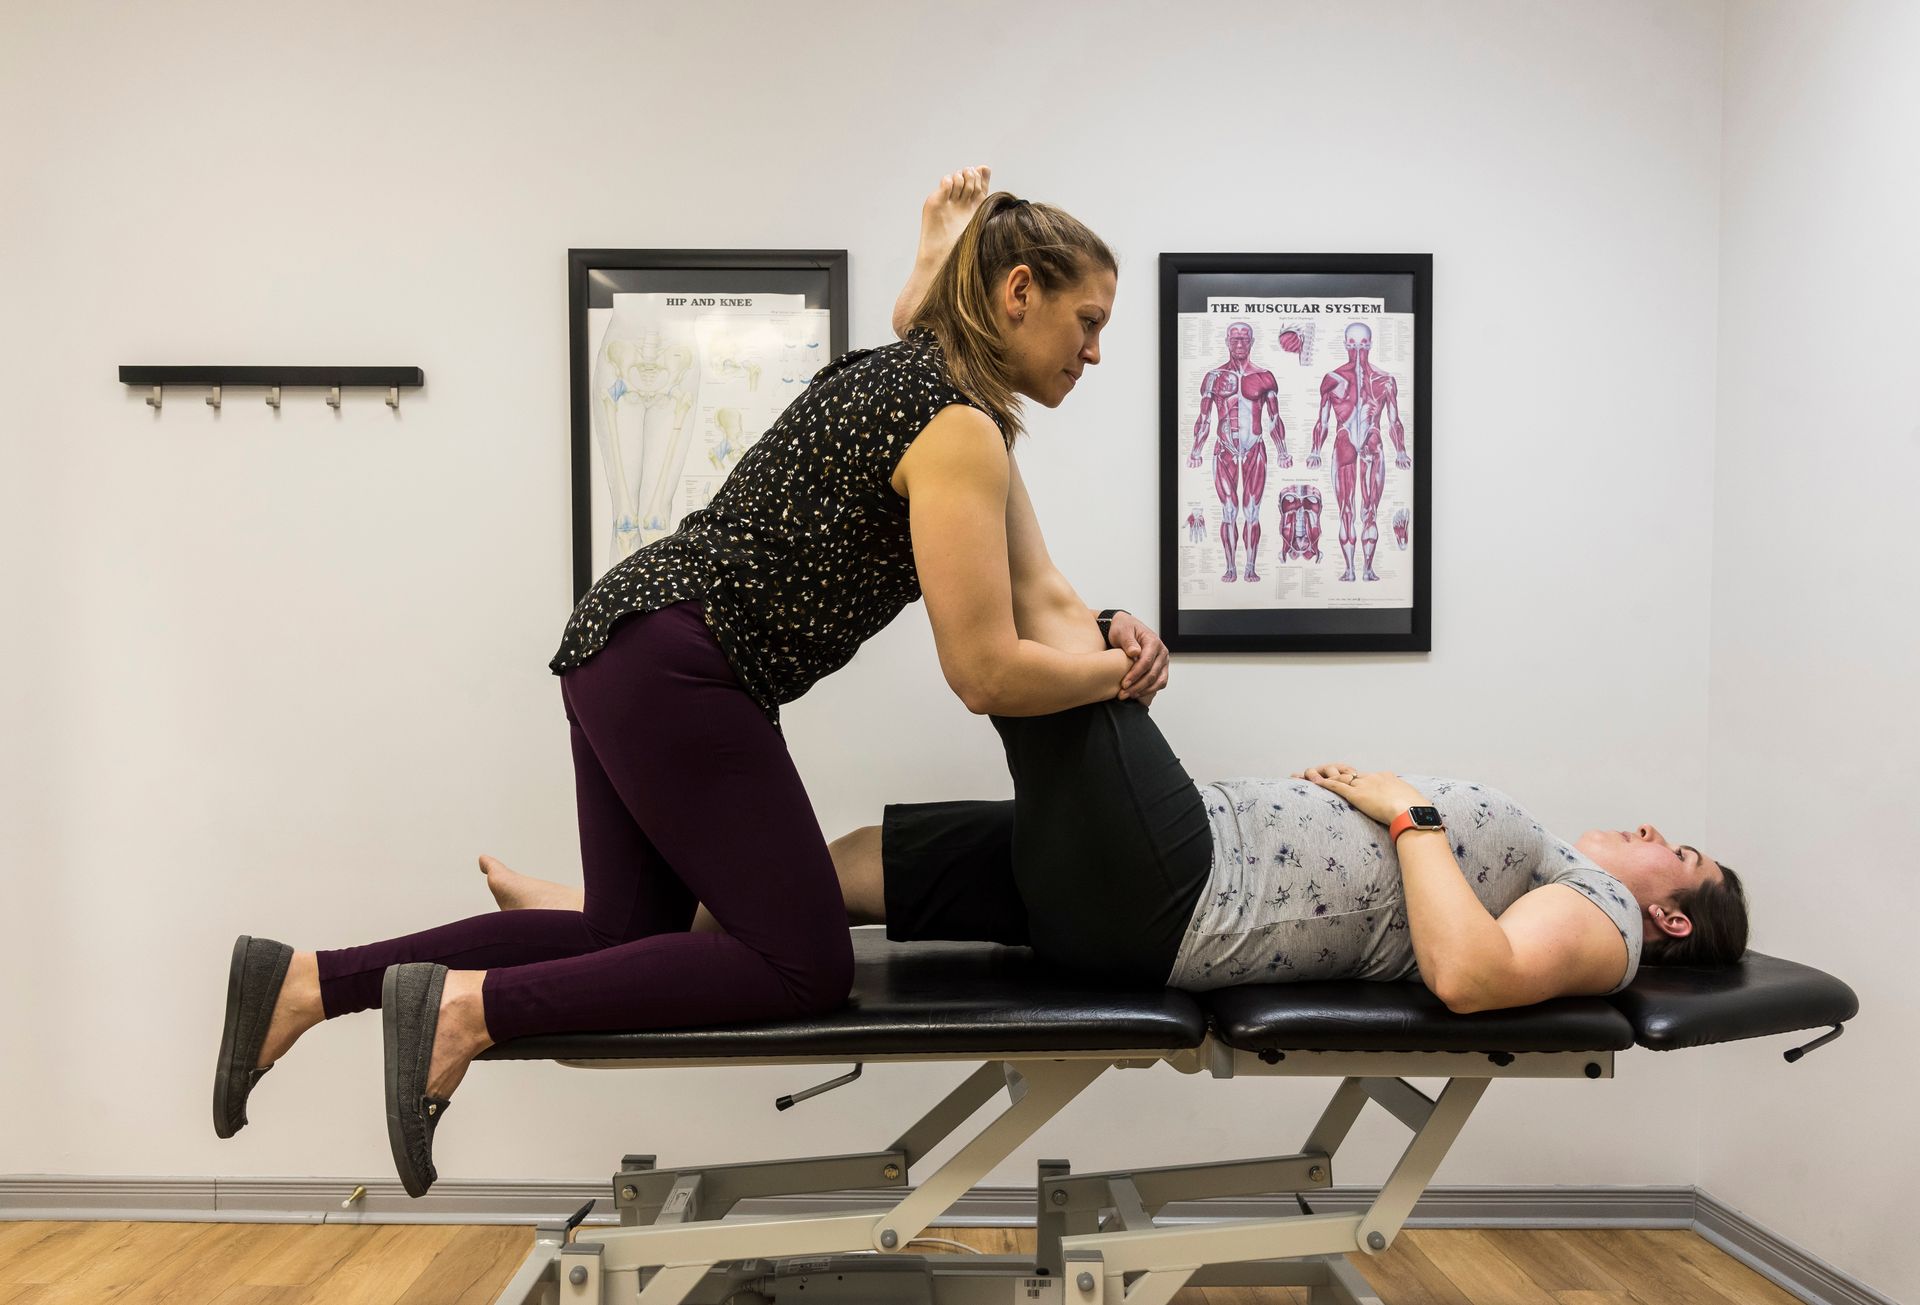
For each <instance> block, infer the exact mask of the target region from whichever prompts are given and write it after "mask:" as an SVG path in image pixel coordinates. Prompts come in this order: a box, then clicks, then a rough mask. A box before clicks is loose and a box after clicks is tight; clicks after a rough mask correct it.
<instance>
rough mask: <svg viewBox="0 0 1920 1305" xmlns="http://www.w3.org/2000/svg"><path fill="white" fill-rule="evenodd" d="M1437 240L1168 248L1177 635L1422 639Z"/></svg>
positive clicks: (1163, 328)
mask: <svg viewBox="0 0 1920 1305" xmlns="http://www.w3.org/2000/svg"><path fill="white" fill-rule="evenodd" d="M1432 280H1433V256H1432V255H1430V254H1162V255H1161V256H1160V426H1161V437H1160V487H1161V493H1160V507H1161V520H1160V540H1161V547H1160V594H1161V617H1160V623H1161V631H1160V632H1161V635H1162V637H1163V638H1164V639H1165V640H1166V643H1167V646H1168V647H1169V648H1172V649H1174V650H1176V651H1192V652H1362V651H1364V652H1380V651H1403V652H1425V651H1428V650H1429V648H1430V647H1431V637H1430V630H1431V627H1432V606H1431V602H1430V588H1429V578H1430V576H1431V575H1432V569H1433V558H1432V553H1431V550H1430V549H1429V547H1428V541H1429V540H1430V539H1431V537H1432V532H1431V531H1430V529H1429V525H1430V519H1431V518H1430V512H1429V508H1430V505H1431V501H1432V488H1433V431H1432V427H1431V425H1430V423H1429V421H1428V413H1429V411H1430V404H1431V397H1432V396H1431V389H1430V386H1429V384H1428V377H1429V373H1430V371H1431V366H1430V363H1431V358H1432V331H1431V320H1432V308H1433V289H1432Z"/></svg>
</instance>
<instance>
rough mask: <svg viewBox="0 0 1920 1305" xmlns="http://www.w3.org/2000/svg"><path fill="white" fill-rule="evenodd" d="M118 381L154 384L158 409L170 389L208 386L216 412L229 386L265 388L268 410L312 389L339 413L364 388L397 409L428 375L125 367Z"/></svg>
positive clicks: (400, 370) (392, 370)
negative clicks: (343, 397)
mask: <svg viewBox="0 0 1920 1305" xmlns="http://www.w3.org/2000/svg"><path fill="white" fill-rule="evenodd" d="M120 380H121V381H122V383H124V384H127V385H150V386H152V387H153V393H152V394H149V395H148V396H147V402H148V403H150V404H152V405H153V406H154V407H156V408H158V407H159V406H160V401H161V397H162V391H164V390H165V388H166V387H167V386H169V385H204V386H206V387H208V390H209V393H208V395H207V403H208V405H209V406H210V407H214V408H218V407H219V406H220V392H221V390H222V389H224V388H226V387H227V386H230V385H260V386H264V387H265V388H266V391H267V406H268V407H269V408H277V407H279V406H280V391H281V390H282V389H283V388H286V387H290V386H291V387H299V386H313V387H317V388H319V389H324V390H325V391H327V403H328V405H329V406H330V407H333V408H335V409H338V408H339V407H340V391H341V390H343V389H355V388H362V387H366V388H372V389H384V390H385V391H386V392H387V404H388V406H389V407H394V408H398V407H399V406H400V391H401V390H402V389H412V388H418V387H419V386H422V385H425V384H426V383H427V375H426V373H425V372H423V371H421V370H420V369H419V368H418V367H122V368H121V369H120Z"/></svg>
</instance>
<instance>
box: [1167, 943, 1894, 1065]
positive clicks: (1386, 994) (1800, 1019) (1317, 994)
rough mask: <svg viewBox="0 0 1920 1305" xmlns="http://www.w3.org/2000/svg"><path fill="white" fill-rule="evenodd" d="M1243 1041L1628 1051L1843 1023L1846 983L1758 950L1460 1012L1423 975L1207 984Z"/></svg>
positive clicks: (1252, 1045) (1207, 996)
mask: <svg viewBox="0 0 1920 1305" xmlns="http://www.w3.org/2000/svg"><path fill="white" fill-rule="evenodd" d="M1201 998H1202V1002H1203V1004H1204V1005H1205V1006H1206V1008H1207V1011H1208V1013H1209V1014H1210V1015H1211V1016H1212V1017H1213V1025H1214V1033H1215V1035H1216V1036H1217V1037H1219V1039H1220V1040H1221V1041H1222V1042H1224V1043H1226V1044H1227V1045H1228V1046H1230V1047H1236V1048H1239V1049H1240V1050H1243V1051H1511V1052H1521V1051H1621V1050H1624V1049H1626V1048H1627V1047H1630V1046H1632V1045H1634V1043H1636V1042H1637V1043H1639V1044H1640V1045H1641V1046H1643V1047H1652V1048H1655V1049H1657V1050H1663V1051H1664V1050H1672V1049H1675V1048H1679V1047H1698V1046H1705V1045H1707V1044H1708V1043H1713V1042H1733V1041H1737V1040H1738V1039H1741V1038H1758V1037H1764V1036H1766V1035H1767V1034H1771V1033H1791V1032H1793V1031H1795V1030H1796V1029H1809V1028H1818V1027H1821V1026H1823V1025H1834V1024H1841V1023H1844V1022H1845V1021H1847V1020H1850V1019H1852V1018H1853V1016H1854V1014H1855V1013H1856V1012H1857V1011H1858V1010H1859V1009H1860V1003H1859V1001H1858V1000H1857V999H1856V998H1855V997H1854V995H1853V990H1852V989H1851V988H1849V987H1847V985H1846V984H1844V983H1842V982H1840V980H1838V979H1836V978H1834V977H1833V976H1832V975H1830V974H1825V973H1823V972H1821V971H1819V970H1816V969H1814V968H1812V967H1811V966H1807V965H1799V964H1796V963H1795V962H1793V961H1783V960H1780V959H1779V958H1778V957H1774V956H1767V955H1764V954H1762V953H1760V952H1753V951H1750V952H1748V953H1747V954H1746V957H1745V959H1744V960H1742V961H1741V962H1740V964H1738V965H1728V966H1699V967H1694V966H1666V965H1649V966H1647V967H1645V968H1643V969H1642V970H1641V971H1640V972H1639V973H1638V974H1636V975H1635V976H1634V979H1633V982H1632V983H1630V984H1629V985H1627V988H1626V990H1625V991H1623V992H1618V993H1615V994H1614V995H1613V996H1611V997H1560V998H1556V999H1555V1000H1553V1001H1543V1002H1540V1003H1538V1004H1537V1005H1533V1006H1516V1007H1513V1008H1512V1009H1509V1010H1493V1011H1480V1012H1477V1013H1475V1014H1472V1015H1456V1014H1454V1013H1453V1012H1452V1011H1450V1010H1448V1009H1447V1008H1446V1006H1444V1005H1443V1004H1442V1003H1441V1001H1440V999H1439V998H1438V997H1435V996H1434V995H1433V994H1432V993H1431V992H1429V991H1428V990H1427V989H1426V987H1425V985H1423V984H1420V983H1369V982H1355V981H1349V982H1339V983H1281V984H1264V985H1260V986H1254V987H1244V988H1219V989H1215V990H1214V991H1212V992H1207V993H1202V994H1201Z"/></svg>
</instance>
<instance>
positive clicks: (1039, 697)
mask: <svg viewBox="0 0 1920 1305" xmlns="http://www.w3.org/2000/svg"><path fill="white" fill-rule="evenodd" d="M1131 665H1132V662H1131V660H1130V659H1129V658H1128V657H1127V655H1126V654H1125V653H1123V652H1121V651H1120V650H1119V649H1117V648H1109V649H1108V650H1106V651H1105V652H1062V651H1061V650H1060V649H1058V648H1050V647H1048V646H1047V645H1046V644H1044V643H1038V642H1035V641H1034V640H1032V639H1020V640H1017V641H1016V642H1015V643H1014V649H1013V654H1012V655H1011V656H1009V657H1006V658H1004V659H1002V661H1001V662H1000V664H999V665H998V666H997V667H996V668H995V675H994V680H993V684H992V685H991V686H990V687H989V688H988V690H987V692H986V693H985V694H984V695H982V698H981V701H980V703H979V704H978V705H976V706H975V708H974V710H976V711H978V712H979V713H980V714H982V715H990V716H1045V715H1048V714H1050V713H1052V712H1056V711H1066V710H1068V709H1069V708H1072V707H1084V706H1086V705H1087V704H1088V703H1090V702H1106V701H1108V700H1109V699H1112V698H1117V697H1119V696H1120V681H1121V680H1122V679H1123V678H1125V676H1126V673H1127V668H1128V667H1129V666H1131Z"/></svg>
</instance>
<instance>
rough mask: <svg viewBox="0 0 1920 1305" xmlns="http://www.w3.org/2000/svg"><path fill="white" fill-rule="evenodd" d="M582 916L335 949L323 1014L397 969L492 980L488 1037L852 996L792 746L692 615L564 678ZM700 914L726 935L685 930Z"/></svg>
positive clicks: (802, 1009) (613, 646) (323, 980)
mask: <svg viewBox="0 0 1920 1305" xmlns="http://www.w3.org/2000/svg"><path fill="white" fill-rule="evenodd" d="M560 695H561V700H562V701H563V702H564V703H565V705H566V708H567V720H568V722H569V724H570V725H571V727H572V731H573V769H574V783H575V788H576V790H577V792H578V797H579V807H580V859H581V863H582V866H583V868H584V870H585V880H586V903H585V906H586V909H585V910H584V911H495V912H492V913H490V914H487V915H477V916H474V917H472V918H471V919H467V920H461V921H458V922H457V923H454V924H446V925H441V926H440V927H439V928H436V929H427V930H424V931H423V932H420V933H413V934H408V935H406V936H405V937H401V938H390V939H388V940H387V941H385V942H377V943H369V944H368V945H366V946H364V947H348V948H345V949H342V950H340V951H323V952H321V953H319V959H320V995H321V1002H322V1005H323V1006H324V1008H325V1010H326V1013H327V1016H328V1018H332V1017H333V1016H335V1015H344V1014H346V1013H348V1012H349V1011H357V1010H367V1009H370V1008H372V1007H375V1006H378V1005H379V1004H380V979H381V975H382V973H383V972H384V971H385V970H386V968H387V967H388V966H389V965H397V964H399V963H401V962H403V961H437V962H439V963H440V964H442V965H446V966H449V967H451V968H453V969H456V970H485V971H486V972H487V978H486V984H485V987H484V989H483V997H484V1000H485V1005H486V1018H487V1032H488V1034H489V1036H491V1037H492V1038H493V1040H494V1041H495V1042H505V1041H507V1040H509V1039H511V1038H517V1037H522V1036H524V1035H526V1034H531V1033H564V1032H573V1031H603V1030H619V1029H664V1028H675V1027H683V1026H692V1025H705V1024H726V1023H733V1022H737V1021H745V1020H765V1019H777V1018H783V1017H792V1016H803V1015H812V1014H818V1013H820V1012H822V1011H827V1010H831V1009H833V1008H834V1007H836V1006H839V1005H840V1004H841V1003H843V1002H844V1001H845V1000H846V998H847V993H848V991H849V989H850V988H851V986H852V983H853V948H852V944H851V942H850V940H849V937H848V934H847V916H846V906H845V904H844V903H843V902H842V900H841V897H840V884H839V881H838V879H837V878H836V877H835V875H834V869H833V858H832V857H831V856H830V855H829V854H828V852H827V845H826V840H825V839H824V838H823V837H822V836H821V833H820V823H819V821H818V820H817V819H816V818H815V816H814V814H813V805H812V803H810V802H809V801H808V800H807V793H806V790H805V789H804V788H802V787H801V784H800V776H799V773H798V772H797V771H796V770H795V769H794V765H793V758H792V757H790V756H788V754H787V749H786V744H785V743H784V742H783V741H782V740H781V737H780V734H779V732H778V731H777V730H775V729H774V728H773V724H772V722H770V721H769V720H768V719H767V716H766V713H765V712H763V711H762V710H761V709H760V707H759V705H758V704H756V703H755V702H754V700H753V699H752V698H750V697H748V696H747V692H746V690H745V689H743V688H741V686H740V681H739V679H738V678H737V677H736V676H735V675H734V673H733V668H732V667H731V666H730V665H729V664H728V662H727V659H726V656H725V654H723V653H722V652H721V651H720V647H719V645H718V644H716V643H715V642H714V639H713V635H712V633H711V632H710V631H709V630H708V629H707V624H706V620H705V617H704V616H703V615H702V610H701V607H700V605H699V604H698V603H693V602H685V603H676V604H674V605H673V606H671V607H666V608H663V609H661V610H660V611H658V612H651V613H648V614H646V615H643V616H634V617H629V618H628V619H627V620H625V621H623V622H622V623H621V624H620V626H619V627H618V628H617V629H616V630H615V631H614V634H613V637H612V638H611V639H610V640H608V642H607V645H606V646H605V647H604V648H602V649H601V650H600V651H599V652H598V653H596V654H595V655H594V656H593V657H591V658H590V659H588V660H587V662H586V663H585V664H583V665H581V666H578V667H575V668H574V669H573V670H571V671H568V672H567V673H566V674H565V675H564V676H562V677H561V681H560ZM701 903H704V904H705V905H706V908H707V910H708V911H710V912H712V914H713V917H714V919H715V920H716V921H717V922H718V923H719V925H720V927H721V928H722V929H724V930H725V931H726V932H725V933H689V932H687V930H688V928H689V926H690V925H691V924H692V923H693V913H694V909H695V907H696V906H697V905H699V904H701Z"/></svg>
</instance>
